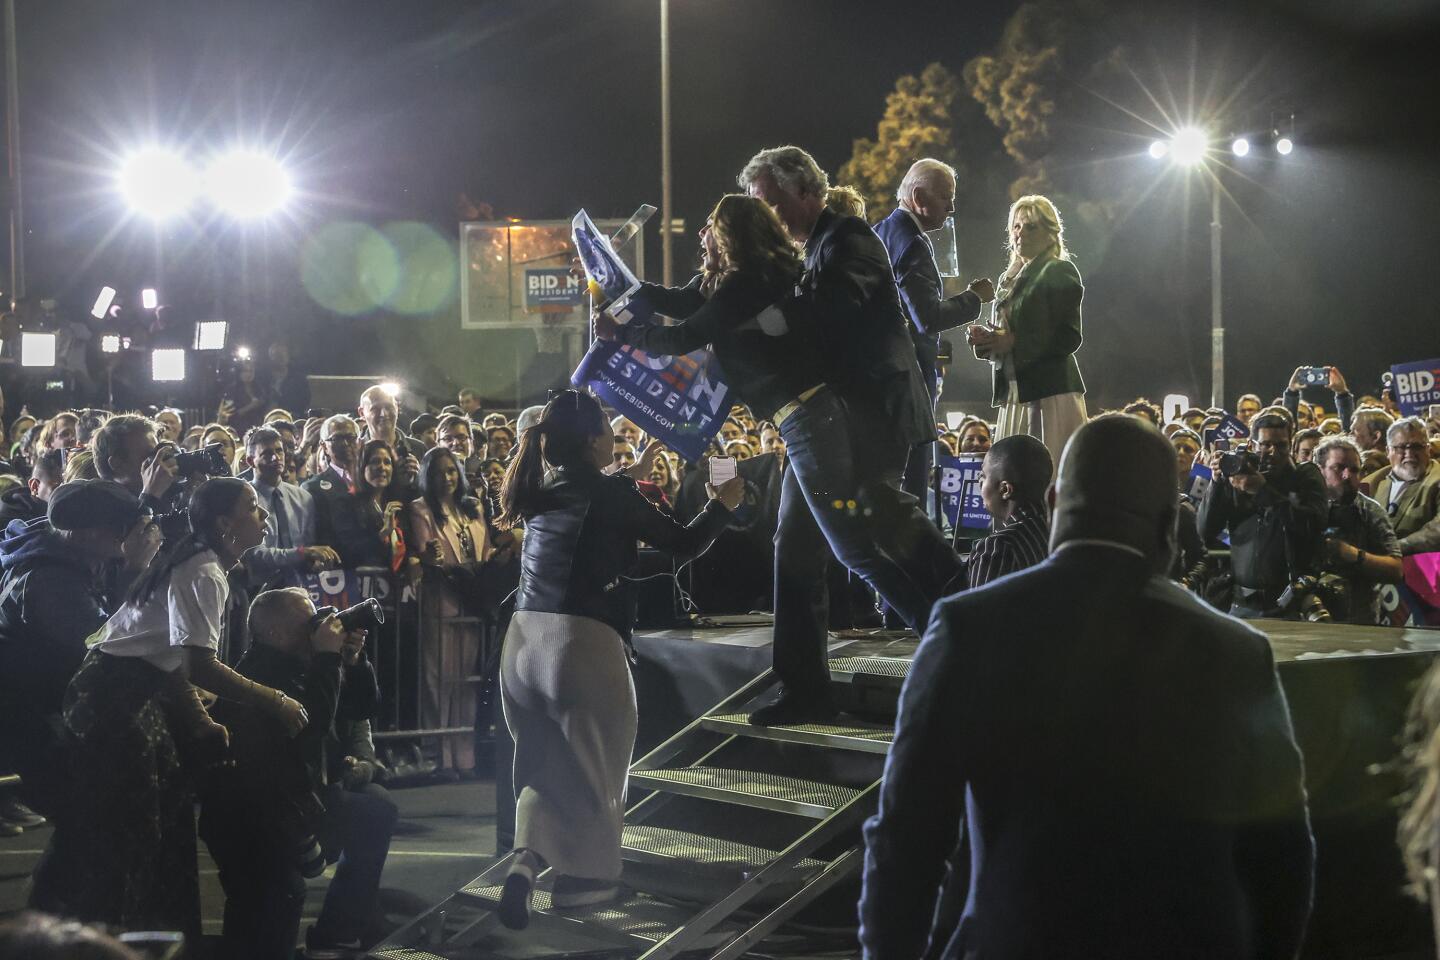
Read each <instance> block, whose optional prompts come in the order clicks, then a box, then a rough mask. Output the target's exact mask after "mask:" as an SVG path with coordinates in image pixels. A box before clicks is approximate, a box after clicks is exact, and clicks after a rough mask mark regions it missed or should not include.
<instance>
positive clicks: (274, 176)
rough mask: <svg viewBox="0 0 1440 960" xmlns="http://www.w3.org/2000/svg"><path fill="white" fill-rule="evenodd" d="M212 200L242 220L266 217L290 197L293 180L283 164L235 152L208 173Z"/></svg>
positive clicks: (215, 163) (207, 185)
mask: <svg viewBox="0 0 1440 960" xmlns="http://www.w3.org/2000/svg"><path fill="white" fill-rule="evenodd" d="M205 193H206V195H207V196H208V197H209V198H210V201H211V202H212V203H214V204H215V206H217V207H219V208H220V209H221V210H224V211H225V212H226V213H228V214H230V215H231V216H232V217H236V218H238V219H242V220H248V219H252V218H257V217H264V216H267V215H268V214H271V213H274V212H275V211H277V210H279V209H280V208H281V207H283V206H284V205H285V201H286V200H288V199H289V198H290V178H289V177H288V176H287V175H286V173H285V169H284V168H283V167H281V166H280V162H279V161H278V160H276V159H275V158H274V157H272V156H269V155H268V154H264V153H259V152H256V151H253V150H235V151H232V152H230V153H225V154H221V155H220V156H219V157H216V158H215V160H214V161H213V162H212V163H211V164H210V166H209V168H208V169H207V170H206V171H205Z"/></svg>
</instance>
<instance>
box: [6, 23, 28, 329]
mask: <svg viewBox="0 0 1440 960" xmlns="http://www.w3.org/2000/svg"><path fill="white" fill-rule="evenodd" d="M5 156H6V167H7V173H8V174H9V179H10V183H9V187H10V190H9V193H10V196H9V200H10V308H11V309H12V310H13V309H14V308H15V305H16V304H17V303H19V302H20V300H22V299H24V297H25V208H24V207H23V206H22V205H21V202H20V196H21V194H20V52H19V44H18V43H16V41H15V0H5Z"/></svg>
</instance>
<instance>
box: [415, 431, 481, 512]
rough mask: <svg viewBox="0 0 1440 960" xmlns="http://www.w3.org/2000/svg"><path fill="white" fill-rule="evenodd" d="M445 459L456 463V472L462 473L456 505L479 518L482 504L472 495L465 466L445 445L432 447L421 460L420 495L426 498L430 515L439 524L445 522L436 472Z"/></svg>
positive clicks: (456, 491)
mask: <svg viewBox="0 0 1440 960" xmlns="http://www.w3.org/2000/svg"><path fill="white" fill-rule="evenodd" d="M445 459H448V460H449V461H450V462H451V463H453V464H455V472H456V473H458V474H459V475H460V485H459V486H458V487H456V488H455V505H456V506H457V507H459V509H460V512H461V514H463V515H464V516H466V517H469V518H470V519H471V520H479V519H480V504H479V503H477V502H476V500H475V498H474V497H472V496H471V495H470V481H469V480H467V479H465V468H464V467H463V466H462V465H461V464H460V461H459V460H456V459H455V454H453V453H451V452H450V451H449V450H447V449H445V448H444V447H431V448H430V451H429V452H428V453H426V454H425V459H424V460H421V461H420V496H421V497H422V498H423V499H424V501H425V506H427V507H429V508H430V515H431V516H432V517H434V518H435V522H436V523H437V524H438V523H442V522H444V519H445V514H444V512H443V510H442V505H441V503H440V489H439V488H440V480H439V478H438V477H437V476H436V473H438V472H439V468H440V461H441V460H445Z"/></svg>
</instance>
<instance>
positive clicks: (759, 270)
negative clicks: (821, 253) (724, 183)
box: [703, 193, 805, 292]
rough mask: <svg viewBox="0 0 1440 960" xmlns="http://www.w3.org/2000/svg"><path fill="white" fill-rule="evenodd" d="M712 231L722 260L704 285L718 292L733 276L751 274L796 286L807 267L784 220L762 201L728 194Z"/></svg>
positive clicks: (718, 206)
mask: <svg viewBox="0 0 1440 960" xmlns="http://www.w3.org/2000/svg"><path fill="white" fill-rule="evenodd" d="M710 230H711V233H712V235H713V236H714V238H715V249H716V252H717V253H718V254H719V256H720V263H719V265H718V269H717V270H716V272H715V273H713V274H708V275H707V276H706V277H705V279H704V281H703V285H704V288H705V289H706V290H709V291H712V292H713V291H714V289H715V288H716V287H717V286H718V285H719V284H720V282H721V281H723V280H724V278H725V277H727V276H729V275H730V274H732V273H737V272H740V271H748V272H750V273H753V274H755V275H757V276H759V277H760V278H761V279H762V280H763V281H764V282H765V283H767V284H773V283H793V282H794V281H795V278H796V277H798V276H799V275H800V272H801V271H802V270H803V269H804V267H805V259H804V257H803V256H802V255H801V253H800V248H799V247H797V246H795V244H794V242H793V241H792V240H791V239H790V236H789V234H787V233H786V232H785V226H784V224H783V223H781V222H780V216H779V214H777V213H776V212H775V210H774V208H773V207H771V206H770V205H769V204H768V203H766V202H765V201H763V200H761V199H759V198H758V197H749V196H746V195H745V194H743V193H728V194H726V195H725V196H723V197H721V198H720V202H719V203H717V204H715V209H714V210H713V211H711V213H710Z"/></svg>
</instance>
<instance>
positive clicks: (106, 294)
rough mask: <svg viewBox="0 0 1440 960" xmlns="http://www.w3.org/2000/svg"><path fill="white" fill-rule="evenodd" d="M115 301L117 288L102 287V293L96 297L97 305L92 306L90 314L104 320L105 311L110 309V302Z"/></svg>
mask: <svg viewBox="0 0 1440 960" xmlns="http://www.w3.org/2000/svg"><path fill="white" fill-rule="evenodd" d="M114 302H115V288H114V287H101V288H100V295H99V296H98V297H96V298H95V305H94V306H93V307H91V308H90V316H92V317H94V318H95V319H96V320H104V319H105V313H106V311H108V310H109V309H110V304H112V303H114Z"/></svg>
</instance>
